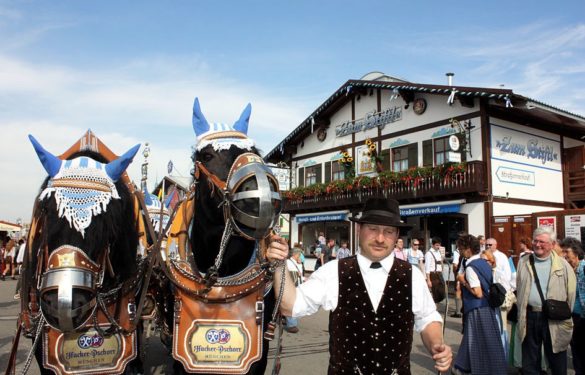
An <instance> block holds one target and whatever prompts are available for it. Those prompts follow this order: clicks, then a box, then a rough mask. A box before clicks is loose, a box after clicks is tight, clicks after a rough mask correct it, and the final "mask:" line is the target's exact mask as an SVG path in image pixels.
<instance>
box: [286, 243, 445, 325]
mask: <svg viewBox="0 0 585 375" xmlns="http://www.w3.org/2000/svg"><path fill="white" fill-rule="evenodd" d="M357 261H358V265H359V267H360V272H361V273H362V277H363V279H364V284H365V285H366V290H367V291H368V296H369V297H370V301H371V302H372V306H374V307H375V308H376V309H377V308H378V304H379V303H380V300H381V299H382V294H383V292H384V287H385V286H386V280H387V278H388V273H389V272H390V269H391V268H392V265H393V264H394V256H393V255H392V254H390V255H389V256H387V257H386V258H384V259H382V260H381V261H380V263H381V265H382V267H380V268H377V269H374V268H370V264H372V262H371V261H370V260H369V259H367V258H366V257H364V256H362V255H361V254H358V255H357ZM338 264H339V261H338V260H337V259H336V260H333V261H331V262H328V263H326V264H325V265H324V266H322V267H320V268H319V269H318V270H317V271H315V272H313V274H312V275H311V277H310V278H309V279H308V280H307V281H305V282H304V283H303V284H301V285H299V286H298V287H297V288H296V289H297V297H296V300H295V303H294V306H293V311H292V316H293V317H295V318H298V317H303V316H306V315H311V314H314V313H316V312H317V311H318V310H319V308H320V307H321V308H323V309H324V310H327V311H331V310H335V308H336V307H337V302H338V295H339V274H338V266H337V265H338ZM411 288H412V313H413V314H414V329H415V330H416V331H417V332H421V331H422V330H424V328H425V327H426V326H427V325H428V324H429V323H431V322H441V323H442V322H443V319H442V318H441V315H440V314H439V313H438V312H437V308H436V306H435V302H434V301H433V297H432V296H431V292H430V291H429V288H428V287H427V282H426V279H425V277H424V276H423V274H422V272H421V271H420V270H419V269H418V267H412V282H411Z"/></svg>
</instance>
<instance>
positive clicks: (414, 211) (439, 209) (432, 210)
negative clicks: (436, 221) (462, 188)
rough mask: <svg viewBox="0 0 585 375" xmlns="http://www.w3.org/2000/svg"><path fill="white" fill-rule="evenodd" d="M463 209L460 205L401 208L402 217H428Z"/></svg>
mask: <svg viewBox="0 0 585 375" xmlns="http://www.w3.org/2000/svg"><path fill="white" fill-rule="evenodd" d="M460 209H461V205H460V204H445V205H442V206H441V205H434V206H424V207H416V208H401V209H400V216H426V215H437V214H447V213H451V212H459V210H460Z"/></svg>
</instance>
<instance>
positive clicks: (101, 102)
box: [0, 55, 314, 220]
mask: <svg viewBox="0 0 585 375" xmlns="http://www.w3.org/2000/svg"><path fill="white" fill-rule="evenodd" d="M165 62H168V64H167V63H165ZM132 67H134V68H136V69H132ZM151 77H156V78H151ZM180 77H183V79H180ZM196 95H197V96H199V97H200V100H201V103H202V109H203V111H204V113H205V115H206V117H207V118H208V120H209V121H216V122H227V123H233V122H234V121H235V120H236V119H237V118H239V116H240V113H241V111H242V110H243V108H244V107H245V105H246V104H247V103H248V102H251V103H252V106H253V111H252V117H251V121H250V128H249V135H250V136H251V137H252V138H254V139H255V140H256V143H257V145H258V147H259V148H261V149H263V150H264V151H265V152H267V151H269V150H271V149H272V147H274V145H275V143H276V142H277V141H278V140H280V139H282V138H284V137H285V136H286V135H287V134H289V132H290V131H291V130H292V129H293V128H294V127H296V126H297V125H298V124H299V123H300V121H301V120H302V119H303V118H304V117H305V116H306V114H307V113H308V110H309V106H308V104H306V103H304V102H303V101H302V100H300V99H298V98H287V97H284V96H282V97H273V96H271V95H270V92H269V90H268V89H266V88H263V87H260V86H257V85H255V84H253V83H248V82H243V81H238V80H235V79H233V78H230V77H223V76H221V75H219V74H218V73H214V72H211V71H210V69H209V68H208V67H207V66H206V64H204V63H202V62H201V61H200V60H198V59H196V58H194V59H192V60H190V62H187V61H185V65H183V66H181V65H180V64H178V63H177V61H176V60H174V61H170V60H167V59H165V58H162V57H159V58H157V59H155V60H154V61H153V62H152V63H150V62H149V61H148V60H147V59H144V60H135V61H131V62H128V64H127V65H125V66H123V67H115V68H112V69H106V68H101V69H98V68H94V69H88V70H82V69H74V68H71V67H68V66H59V65H51V64H43V63H40V62H35V63H31V62H29V61H26V60H21V59H17V58H14V57H11V56H7V55H0V131H2V132H3V134H4V138H3V140H4V142H3V147H2V148H1V149H0V160H1V162H0V170H2V171H3V174H5V175H8V176H19V178H18V179H14V180H15V181H14V182H13V183H10V184H4V185H3V187H2V188H1V189H2V190H1V195H2V199H1V201H0V212H1V213H2V217H3V218H4V219H12V220H15V219H16V218H17V217H21V218H23V219H25V220H28V216H30V212H31V211H32V204H33V201H34V197H35V196H36V194H37V193H38V188H39V186H40V184H41V182H42V181H43V179H44V178H45V176H46V173H45V172H44V170H43V169H42V167H41V166H40V163H39V162H38V160H37V159H36V154H35V153H34V151H33V149H32V147H31V146H30V144H29V141H28V138H27V134H29V133H31V134H33V135H35V137H36V138H37V139H38V140H39V141H40V142H41V143H42V144H43V145H44V146H45V148H47V149H48V150H50V151H52V152H53V153H55V154H60V153H61V152H63V151H64V150H65V149H67V148H69V147H70V146H71V145H72V144H73V143H74V142H75V141H77V139H79V138H80V137H81V136H82V135H83V134H84V133H85V132H86V131H87V129H91V130H92V131H93V132H94V133H95V134H96V135H97V136H98V137H99V138H100V139H102V141H103V142H104V143H105V144H106V145H107V146H108V147H109V148H110V149H112V150H113V151H114V152H116V153H118V154H121V153H122V152H124V151H125V150H127V149H128V148H130V147H131V146H133V145H134V144H136V143H144V142H149V143H150V145H151V155H152V156H151V158H150V166H149V168H150V172H149V181H150V184H151V187H152V185H153V184H154V181H155V180H160V179H161V178H162V177H163V176H164V175H165V174H166V167H167V163H168V161H169V160H172V161H173V163H174V164H175V167H176V169H177V170H178V171H179V173H180V174H182V175H184V176H188V175H189V172H190V169H191V162H190V155H191V145H192V144H193V143H194V140H195V137H194V134H193V129H192V125H191V117H192V105H193V98H194V97H195V96H196ZM312 105H314V104H312ZM141 163H142V157H138V156H137V157H136V160H135V161H134V163H132V165H131V166H130V168H129V174H130V176H131V177H132V178H133V180H134V181H135V182H136V183H139V182H140V178H141V175H140V164H141Z"/></svg>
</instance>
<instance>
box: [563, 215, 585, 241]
mask: <svg viewBox="0 0 585 375" xmlns="http://www.w3.org/2000/svg"><path fill="white" fill-rule="evenodd" d="M584 228H585V215H566V216H565V237H573V238H576V239H578V240H580V241H581V242H583V237H584V236H583V233H584V232H585V231H584V230H583V229H584Z"/></svg>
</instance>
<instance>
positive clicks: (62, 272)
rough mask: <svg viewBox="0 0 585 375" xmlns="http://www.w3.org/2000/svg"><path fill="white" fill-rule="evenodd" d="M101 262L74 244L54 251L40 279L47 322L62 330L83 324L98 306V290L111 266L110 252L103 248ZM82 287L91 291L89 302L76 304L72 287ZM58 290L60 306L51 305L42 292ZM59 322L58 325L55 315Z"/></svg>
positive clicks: (70, 329)
mask: <svg viewBox="0 0 585 375" xmlns="http://www.w3.org/2000/svg"><path fill="white" fill-rule="evenodd" d="M103 253H104V254H102V261H101V262H100V264H97V263H96V262H94V261H92V260H91V259H90V258H89V257H88V256H87V254H86V253H85V252H84V251H83V250H81V249H80V248H77V247H75V246H71V245H62V246H60V247H58V248H57V249H55V250H53V251H51V254H50V255H49V259H48V261H47V263H48V267H47V270H46V272H44V273H43V274H42V275H41V276H40V278H39V283H38V286H37V288H38V290H39V291H40V307H41V313H42V314H43V316H44V317H45V321H47V323H48V324H49V325H50V326H51V327H53V328H55V329H58V330H60V331H64V332H71V331H74V330H77V329H78V328H80V327H81V326H83V325H84V324H85V323H86V322H87V321H88V320H89V318H90V317H91V316H92V315H93V313H94V310H95V308H96V306H97V293H98V291H99V290H100V288H101V285H102V282H103V280H104V273H105V272H106V268H108V264H109V262H108V261H107V259H108V255H109V254H108V253H109V251H104V252H103ZM74 289H82V290H85V291H87V292H89V293H90V294H91V298H90V300H89V302H87V303H85V304H83V305H82V306H79V307H75V308H74V307H73V290H74ZM54 290H57V308H56V309H55V308H53V307H51V306H49V305H48V304H47V303H46V302H45V299H44V298H43V296H44V295H45V294H46V293H48V292H50V291H54ZM55 318H56V319H57V321H58V322H59V324H58V326H57V327H56V326H55V324H54V322H55V321H54V319H55Z"/></svg>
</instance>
